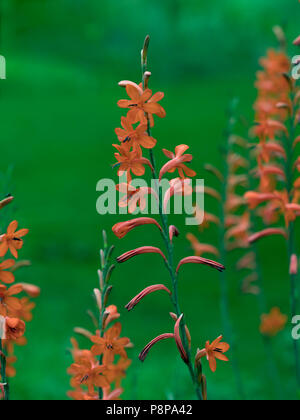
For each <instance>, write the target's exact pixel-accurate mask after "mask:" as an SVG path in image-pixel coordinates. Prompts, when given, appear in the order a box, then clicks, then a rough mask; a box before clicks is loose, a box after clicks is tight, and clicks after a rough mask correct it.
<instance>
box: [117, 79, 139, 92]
mask: <svg viewBox="0 0 300 420" xmlns="http://www.w3.org/2000/svg"><path fill="white" fill-rule="evenodd" d="M119 86H120V87H124V88H126V87H127V86H132V87H133V88H135V89H137V90H138V92H139V93H140V95H142V94H143V89H142V88H141V87H140V86H139V85H137V84H136V83H134V82H131V81H130V80H122V81H121V82H119Z"/></svg>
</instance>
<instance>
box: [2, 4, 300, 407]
mask: <svg viewBox="0 0 300 420" xmlns="http://www.w3.org/2000/svg"><path fill="white" fill-rule="evenodd" d="M299 16H300V7H299V4H298V2H297V1H296V0H293V1H288V2H287V1H286V0H277V1H276V2H274V1H273V0H265V1H264V2H262V1H261V0H252V1H251V2H250V1H248V0H228V1H226V2H224V1H221V0H218V1H217V0H214V1H211V2H206V1H202V0H164V1H160V0H152V1H151V2H149V1H145V0H118V1H111V0H101V1H96V0H89V1H83V0H2V2H1V23H2V25H1V41H0V42H1V43H0V46H1V50H0V53H1V54H2V55H4V56H5V57H6V60H7V80H6V81H0V84H1V86H0V106H1V168H0V169H1V171H2V172H6V171H7V169H8V168H9V167H10V166H11V165H13V167H14V170H13V176H12V183H11V184H10V185H9V187H8V186H5V187H4V191H3V194H6V193H8V192H11V193H13V194H14V195H15V196H16V200H15V210H16V213H15V214H16V217H17V218H18V220H19V221H20V223H21V224H22V226H23V227H29V228H30V235H29V236H28V237H27V239H26V243H25V247H24V249H23V251H22V253H21V256H22V257H24V258H25V257H26V258H29V259H31V260H32V263H33V266H32V267H31V268H30V269H26V270H24V271H22V272H19V273H18V280H19V281H21V280H22V281H27V282H30V283H36V284H38V285H39V286H41V288H42V295H41V297H40V298H39V299H38V300H37V308H36V310H35V312H34V321H33V322H32V323H30V324H29V325H28V331H27V337H28V341H29V344H28V346H27V347H25V348H20V349H17V356H18V363H17V370H18V374H17V377H16V378H14V379H13V380H12V381H11V387H12V397H13V398H15V399H65V398H66V392H67V390H68V389H69V377H68V375H67V373H66V369H67V367H68V365H69V364H70V363H71V358H70V355H69V353H68V351H67V349H68V348H69V340H70V337H71V336H72V330H73V327H75V326H79V325H80V326H85V327H89V326H90V325H89V319H88V317H87V316H86V315H85V311H86V310H87V309H88V308H92V307H93V299H92V289H93V288H94V287H95V286H96V285H97V275H96V269H97V268H98V265H99V261H98V249H99V248H100V246H101V231H102V229H107V231H109V232H110V229H111V226H112V224H114V223H115V222H116V221H119V220H120V219H122V220H124V217H114V216H107V217H106V216H105V217H103V216H99V215H97V213H96V209H95V203H96V199H97V193H96V183H97V181H98V180H99V179H101V178H109V177H116V174H115V173H114V172H113V170H112V168H111V164H112V163H114V158H113V149H112V147H111V144H112V143H113V142H115V141H116V139H115V135H114V128H115V127H117V126H118V124H119V119H120V116H121V110H120V109H118V108H117V106H116V102H117V100H118V99H119V98H121V97H123V96H124V92H123V91H122V90H120V88H118V86H117V82H118V81H119V80H122V79H130V80H135V81H138V80H139V79H140V68H139V63H140V56H139V54H140V49H141V46H142V42H143V39H144V37H145V35H146V34H148V33H149V34H150V35H151V38H152V42H151V49H150V56H149V62H150V68H151V71H152V72H153V77H152V80H151V87H152V88H153V90H154V91H156V90H163V91H164V92H165V94H166V98H165V100H164V103H163V105H164V107H165V109H166V111H167V118H166V119H165V120H158V121H157V124H156V127H155V131H154V136H155V137H156V138H157V139H158V140H159V144H158V147H157V151H156V153H157V159H158V160H159V162H161V163H162V162H164V161H165V160H164V158H163V156H162V153H161V152H160V149H161V148H162V147H164V148H167V149H169V148H171V149H174V146H175V145H177V144H180V143H182V142H186V143H188V144H189V145H190V146H191V149H192V153H193V154H194V157H195V161H194V164H193V167H194V168H198V173H199V175H202V174H203V172H202V167H203V164H204V163H205V162H212V163H216V164H220V163H221V158H220V154H219V145H220V142H221V140H222V132H223V130H224V127H225V124H226V116H225V110H226V107H227V105H228V102H229V100H230V98H231V97H232V96H233V95H235V96H238V97H239V98H240V113H241V114H243V115H245V117H246V118H247V119H248V120H249V121H251V120H252V119H253V112H252V103H253V101H254V98H255V90H254V88H253V82H254V78H255V71H256V70H257V68H258V64H257V62H258V58H259V57H260V56H261V55H262V54H264V52H265V50H266V48H268V47H270V46H276V40H275V38H274V36H273V34H272V27H273V25H275V24H281V25H282V26H283V27H284V28H285V30H286V32H287V35H288V38H289V41H290V43H291V41H292V40H293V39H294V37H295V36H296V35H298V32H299V28H298V22H299ZM203 175H204V174H203ZM172 221H174V223H176V224H177V225H178V227H179V228H180V230H181V232H182V235H181V237H180V239H179V240H178V241H177V244H176V256H177V258H178V259H179V258H181V257H182V256H187V255H188V254H189V253H190V250H189V245H188V243H187V242H186V240H185V232H187V228H186V227H185V226H184V225H183V222H184V220H183V218H178V217H177V218H174V220H173V219H172ZM193 231H194V233H195V232H196V230H193ZM109 239H110V241H111V242H114V243H115V245H116V247H117V251H116V252H117V254H121V253H122V252H124V251H125V250H129V249H131V248H134V247H137V246H140V245H157V244H160V237H159V234H158V233H157V232H156V231H155V230H153V229H152V228H151V227H149V228H145V229H143V230H142V229H141V230H139V231H138V232H132V233H131V234H130V235H129V236H128V238H126V239H124V240H123V241H118V240H117V239H115V238H113V237H112V234H109ZM261 252H262V260H263V262H264V280H265V284H266V289H267V295H268V303H269V305H270V307H272V306H274V305H278V306H280V307H281V309H282V310H283V311H285V312H286V313H287V312H288V307H289V298H288V296H289V286H288V278H287V275H286V273H287V264H288V263H287V259H286V252H285V249H284V248H283V246H282V241H281V240H280V239H279V240H278V241H277V239H271V240H266V241H264V243H263V246H262V247H261ZM229 272H230V276H229V277H230V282H231V302H230V303H231V305H230V306H231V308H230V309H231V313H232V315H233V320H234V326H235V330H236V336H237V338H238V351H239V357H240V362H241V366H242V376H243V381H244V383H245V388H246V391H247V397H248V398H251V399H262V398H274V397H275V395H274V393H273V389H272V384H271V383H270V380H269V379H268V375H267V374H266V364H265V359H264V352H263V347H262V342H261V339H260V335H259V333H258V323H259V320H258V315H257V309H256V299H255V298H254V297H246V296H242V295H241V294H240V292H239V288H238V280H239V278H238V276H237V275H236V273H234V271H230V270H229ZM154 281H155V282H158V281H159V282H162V283H166V284H168V281H169V280H168V273H167V272H166V271H165V270H164V268H163V267H162V265H161V263H160V260H159V257H157V258H156V257H155V256H153V257H152V256H145V257H140V258H138V259H136V260H135V261H134V262H133V261H132V262H128V263H127V264H125V265H123V266H120V267H118V269H117V270H116V272H115V275H114V277H113V283H114V284H115V288H114V291H113V294H112V297H111V303H115V304H117V305H118V307H119V309H120V311H121V314H122V318H121V320H122V323H123V330H124V334H125V335H127V336H129V337H130V338H131V340H132V341H133V342H134V344H135V348H134V349H133V350H131V351H130V352H129V354H130V357H132V359H133V365H132V367H131V368H130V370H129V372H128V377H127V379H126V381H125V383H124V387H125V393H124V398H125V399H132V398H134V399H165V398H177V399H184V398H193V397H194V396H193V390H192V387H191V385H190V378H189V377H188V376H187V372H186V368H185V366H184V365H183V364H182V363H181V361H180V359H179V357H178V355H177V350H176V347H175V346H174V345H172V344H171V343H170V342H165V343H161V344H159V345H158V346H157V347H156V348H154V349H153V350H152V352H151V354H150V356H149V358H148V359H147V360H146V362H145V363H144V364H143V365H142V364H140V362H139V361H138V360H137V355H138V353H139V351H140V349H141V348H142V347H143V346H144V345H145V344H146V343H147V342H148V341H150V339H152V338H153V337H155V336H156V335H158V334H160V333H162V332H169V331H171V329H172V324H173V323H172V321H171V319H169V316H168V312H169V311H170V310H171V309H172V308H171V307H170V306H169V303H168V301H167V299H166V296H164V295H163V294H157V295H155V296H154V295H153V296H150V297H148V298H147V299H145V301H144V302H143V303H142V304H140V305H139V306H138V307H137V308H136V309H135V310H134V311H133V312H132V313H126V311H125V310H124V309H123V308H124V305H125V304H126V303H127V302H128V301H129V300H130V299H131V298H132V297H133V296H134V295H135V294H137V292H139V291H140V290H141V289H142V288H144V287H145V286H148V285H150V284H152V283H153V282H154ZM180 295H181V305H182V307H183V308H184V312H185V314H186V318H187V320H188V324H189V326H190V329H191V332H192V336H193V343H194V346H195V347H196V346H199V347H201V346H203V345H204V343H205V341H206V340H207V339H209V340H213V339H214V338H216V337H217V336H218V335H219V334H220V333H222V322H221V317H220V312H219V279H218V274H217V273H214V272H211V271H210V270H209V269H206V268H201V267H200V268H198V267H197V268H195V267H186V268H185V269H184V273H183V274H182V276H181V280H180ZM289 335H290V328H287V330H286V331H285V332H283V333H282V334H280V335H279V336H278V337H277V338H276V339H275V346H276V358H277V360H278V363H279V366H280V374H281V378H282V381H281V383H282V397H283V398H295V397H296V394H295V391H294V390H295V380H294V374H293V372H294V366H293V360H292V358H291V348H290V345H291V343H290V339H289ZM205 368H206V371H207V376H208V392H209V398H210V399H228V398H237V394H236V391H235V386H234V381H233V379H232V371H231V368H230V365H229V364H228V365H226V364H224V363H219V365H218V370H217V372H216V373H215V374H211V373H209V371H208V366H207V365H206V366H205Z"/></svg>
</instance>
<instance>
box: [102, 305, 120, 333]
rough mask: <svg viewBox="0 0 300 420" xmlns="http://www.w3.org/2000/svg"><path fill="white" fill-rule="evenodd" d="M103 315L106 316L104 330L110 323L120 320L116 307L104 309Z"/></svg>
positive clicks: (110, 306)
mask: <svg viewBox="0 0 300 420" xmlns="http://www.w3.org/2000/svg"><path fill="white" fill-rule="evenodd" d="M105 315H107V318H106V319H105V325H104V328H106V327H107V326H108V325H109V324H110V323H111V322H113V321H115V320H116V319H118V318H120V314H119V312H118V308H117V307H116V305H109V306H107V308H105Z"/></svg>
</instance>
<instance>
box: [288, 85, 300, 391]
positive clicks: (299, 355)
mask: <svg viewBox="0 0 300 420" xmlns="http://www.w3.org/2000/svg"><path fill="white" fill-rule="evenodd" d="M291 101H292V104H293V109H292V113H291V116H290V119H289V134H288V135H287V136H286V141H285V149H286V155H287V159H286V167H285V172H286V187H287V191H288V194H289V201H290V202H292V200H293V157H294V154H293V142H294V140H295V135H296V130H295V118H296V114H297V109H296V106H295V92H294V91H292V92H291ZM287 252H288V258H289V261H291V258H292V256H293V255H294V254H296V244H295V223H294V222H290V223H289V226H288V240H287ZM290 284H291V316H292V319H293V318H294V317H295V316H296V315H297V310H298V299H299V291H298V285H297V275H294V274H290ZM293 348H294V355H295V365H296V378H297V384H298V387H299V391H300V347H299V342H298V341H297V340H293Z"/></svg>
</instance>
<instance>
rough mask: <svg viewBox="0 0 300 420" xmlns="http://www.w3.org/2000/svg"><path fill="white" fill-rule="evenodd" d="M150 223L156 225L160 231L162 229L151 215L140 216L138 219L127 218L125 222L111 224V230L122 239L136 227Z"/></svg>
mask: <svg viewBox="0 0 300 420" xmlns="http://www.w3.org/2000/svg"><path fill="white" fill-rule="evenodd" d="M151 224H152V225H156V226H157V227H158V229H159V230H160V231H161V230H162V228H161V226H160V224H159V223H158V222H157V221H156V220H155V219H152V218H151V217H140V218H138V219H133V220H128V221H127V222H120V223H117V224H115V225H114V226H113V228H112V231H113V233H114V234H115V235H116V236H117V237H118V238H119V239H122V238H124V237H125V236H126V235H127V233H129V232H130V231H131V230H133V229H135V228H136V227H138V226H143V225H151Z"/></svg>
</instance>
